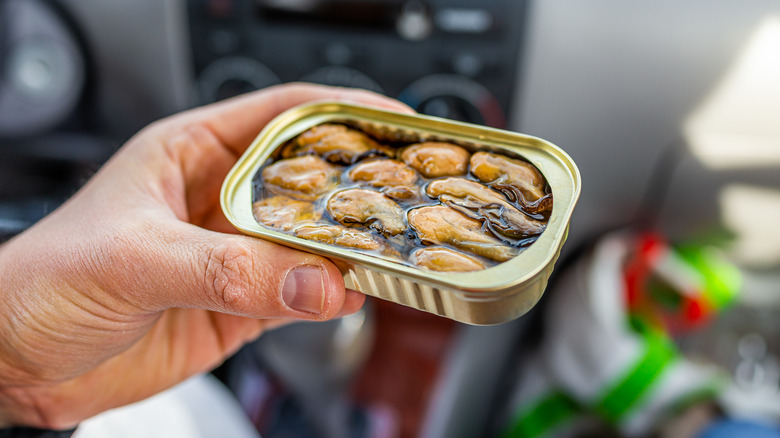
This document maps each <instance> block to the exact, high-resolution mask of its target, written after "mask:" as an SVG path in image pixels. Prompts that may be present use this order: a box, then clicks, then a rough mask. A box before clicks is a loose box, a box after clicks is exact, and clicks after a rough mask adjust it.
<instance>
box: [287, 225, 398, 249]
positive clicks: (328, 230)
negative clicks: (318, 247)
mask: <svg viewBox="0 0 780 438" xmlns="http://www.w3.org/2000/svg"><path fill="white" fill-rule="evenodd" d="M295 236H296V237H300V238H301V239H306V240H314V241H316V242H322V243H327V244H330V245H340V246H346V247H348V248H359V249H368V250H381V249H383V248H384V245H383V244H382V243H381V242H380V241H379V240H377V238H376V236H374V235H373V234H371V233H369V232H367V231H361V230H357V229H354V228H347V227H343V226H341V225H303V226H300V227H298V228H296V229H295Z"/></svg>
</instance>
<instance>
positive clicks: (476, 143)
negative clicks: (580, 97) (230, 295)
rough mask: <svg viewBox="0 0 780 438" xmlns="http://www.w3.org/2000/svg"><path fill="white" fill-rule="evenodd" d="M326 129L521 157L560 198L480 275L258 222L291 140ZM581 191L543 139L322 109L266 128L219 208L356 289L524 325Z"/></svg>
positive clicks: (234, 173) (473, 320)
mask: <svg viewBox="0 0 780 438" xmlns="http://www.w3.org/2000/svg"><path fill="white" fill-rule="evenodd" d="M324 123H337V124H345V125H347V126H350V127H353V128H357V129H359V130H362V131H364V132H366V133H368V134H370V135H372V136H375V137H381V138H384V139H391V140H392V141H394V142H402V143H406V144H410V143H416V142H423V141H446V142H451V143H455V144H457V145H460V146H462V147H465V148H467V149H468V150H470V151H471V152H477V151H485V152H495V153H501V154H505V155H508V156H510V157H521V158H522V159H524V160H525V161H528V162H530V163H531V164H533V165H534V166H535V167H536V168H537V169H538V170H539V171H540V172H541V174H542V175H543V176H544V178H545V179H546V180H547V184H548V186H549V188H550V190H551V191H552V197H553V206H552V211H551V213H550V216H549V219H548V222H547V225H546V229H545V230H544V232H542V233H541V235H539V237H538V239H537V240H536V241H535V242H534V243H532V244H531V245H530V246H528V247H527V248H525V249H524V250H523V251H522V252H520V253H519V255H517V256H515V257H514V258H511V259H510V260H508V261H505V262H503V263H499V264H497V265H495V266H492V267H489V268H487V269H483V270H479V271H472V272H436V271H429V270H425V269H420V268H417V267H414V266H409V265H406V264H402V263H396V262H393V261H391V260H388V259H386V258H382V257H376V256H372V255H370V254H365V253H361V252H358V251H354V250H351V249H350V248H345V247H339V246H333V245H329V244H325V243H320V242H317V241H311V240H304V239H301V238H299V237H295V236H294V235H291V234H287V233H284V232H282V231H280V230H277V229H273V228H269V227H266V226H264V225H262V224H260V223H259V222H258V221H257V220H256V219H255V217H254V215H253V207H252V204H253V201H254V196H255V189H254V180H255V177H256V174H257V173H258V171H259V170H260V169H261V168H262V166H264V165H265V164H266V163H267V162H268V160H269V159H272V158H273V157H274V156H278V154H279V151H278V150H279V148H281V147H282V146H283V145H285V143H287V142H288V141H289V140H290V139H292V138H294V137H296V136H297V135H299V134H301V133H302V132H304V131H306V130H307V129H309V128H312V127H314V126H318V125H321V124H324ZM579 194H580V174H579V171H578V170H577V167H576V165H575V164H574V162H573V161H572V159H571V158H570V157H569V156H568V155H567V154H566V153H565V152H563V151H562V150H561V149H559V148H558V147H556V146H555V145H553V144H552V143H550V142H547V141H545V140H542V139H539V138H536V137H532V136H528V135H524V134H519V133H515V132H509V131H503V130H498V129H492V128H487V127H483V126H478V125H472V124H467V123H461V122H456V121H451V120H446V119H441V118H436V117H430V116H424V115H417V114H415V115H410V114H400V113H394V112H388V111H383V110H380V109H375V108H366V107H361V106H355V105H350V104H345V103H315V104H308V105H304V106H299V107H296V108H293V109H290V110H288V111H286V112H285V113H283V114H281V115H279V116H278V117H277V118H275V119H274V120H273V121H271V122H270V123H269V124H268V125H267V126H266V127H265V129H263V131H262V132H261V133H260V134H259V135H258V137H257V138H256V139H255V141H254V142H253V143H252V144H251V145H250V146H249V148H248V149H247V151H246V152H245V153H244V155H243V156H242V157H241V158H240V159H239V160H238V162H237V163H236V165H235V166H234V167H233V169H232V170H231V171H230V173H229V174H228V175H227V178H226V179H225V182H224V184H223V186H222V191H221V194H220V201H221V204H222V209H223V211H224V213H225V216H226V217H227V219H228V220H229V221H230V222H231V223H232V224H233V225H234V226H235V227H236V228H237V229H238V230H239V231H241V232H242V233H245V234H248V235H252V236H256V237H260V238H262V239H265V240H269V241H272V242H276V243H278V244H281V245H285V246H288V247H292V248H296V249H299V250H302V251H307V252H311V253H314V254H318V255H321V256H324V257H327V258H329V259H330V260H332V261H333V262H334V263H335V264H336V266H338V267H339V269H340V270H341V272H342V273H343V275H344V282H345V284H346V287H348V288H351V289H355V290H358V291H360V292H363V293H365V294H367V295H371V296H375V297H378V298H381V299H385V300H389V301H392V302H395V303H399V304H402V305H405V306H410V307H413V308H416V309H419V310H423V311H426V312H430V313H434V314H437V315H441V316H444V317H447V318H451V319H453V320H456V321H460V322H464V323H468V324H475V325H488V324H498V323H502V322H507V321H510V320H513V319H515V318H518V317H519V316H521V315H523V314H525V313H526V312H528V310H530V309H531V308H532V307H533V306H534V305H535V304H536V303H537V302H538V301H539V299H540V298H541V296H542V293H543V292H544V289H545V287H546V285H547V280H548V278H549V277H550V274H551V273H552V270H553V265H554V264H555V261H556V260H557V258H558V256H559V254H560V251H561V247H562V245H563V243H564V241H565V240H566V237H567V234H568V228H569V220H570V218H571V215H572V212H573V210H574V206H575V204H576V202H577V198H578V197H579Z"/></svg>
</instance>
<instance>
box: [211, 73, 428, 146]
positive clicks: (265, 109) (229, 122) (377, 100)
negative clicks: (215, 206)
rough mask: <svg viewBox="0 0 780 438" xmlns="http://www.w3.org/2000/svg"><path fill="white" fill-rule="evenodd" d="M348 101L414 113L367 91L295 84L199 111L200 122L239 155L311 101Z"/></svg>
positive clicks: (399, 103) (281, 86)
mask: <svg viewBox="0 0 780 438" xmlns="http://www.w3.org/2000/svg"><path fill="white" fill-rule="evenodd" d="M323 100H333V101H345V102H351V103H358V104H363V105H368V106H378V107H382V108H385V109H389V110H391V111H398V112H408V113H413V112H414V111H413V110H412V109H411V108H409V107H408V106H406V105H405V104H403V103H401V102H399V101H397V100H394V99H391V98H389V97H385V96H382V95H380V94H376V93H373V92H370V91H366V90H357V89H350V88H341V87H329V86H324V85H315V84H305V83H294V84H285V85H277V86H273V87H269V88H265V89H263V90H259V91H256V92H253V93H249V94H246V95H243V96H240V97H237V98H233V99H230V100H227V101H224V102H219V103H216V104H212V105H208V106H205V107H203V108H200V109H199V110H196V114H197V116H196V117H197V118H198V119H199V120H200V122H201V123H202V124H203V126H205V127H206V128H208V129H209V130H210V131H211V132H212V133H213V134H214V135H215V136H216V137H217V139H219V141H220V142H222V144H224V145H225V147H227V148H228V149H230V150H231V151H232V152H234V153H235V154H237V155H240V154H242V153H243V152H244V150H245V149H246V148H247V146H248V145H249V143H251V142H252V140H253V139H254V138H255V137H256V136H257V134H258V133H259V132H260V130H261V129H263V127H264V126H265V125H266V124H267V123H268V122H270V121H271V119H273V118H274V117H276V116H277V115H279V114H280V113H282V112H284V111H285V110H287V109H289V108H292V107H294V106H296V105H300V104H302V103H306V102H311V101H323Z"/></svg>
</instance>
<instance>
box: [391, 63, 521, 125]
mask: <svg viewBox="0 0 780 438" xmlns="http://www.w3.org/2000/svg"><path fill="white" fill-rule="evenodd" d="M398 98H399V99H400V100H401V101H403V102H404V103H406V104H407V105H409V106H411V107H412V108H414V109H416V110H417V111H419V112H421V113H423V114H428V115H431V116H437V117H444V118H447V119H454V120H460V121H463V122H469V123H477V124H480V125H487V126H492V127H496V128H503V127H504V126H505V123H506V120H505V118H504V113H503V111H502V110H501V106H500V105H499V103H498V101H497V100H496V98H495V97H494V96H493V95H492V94H491V93H490V91H489V90H488V89H487V88H485V87H484V86H483V85H481V84H479V83H477V82H475V81H473V80H472V79H469V78H466V77H464V76H458V75H451V74H438V75H431V76H426V77H424V78H421V79H418V80H417V81H415V82H413V83H412V84H411V85H409V86H408V87H407V88H406V89H405V90H404V91H402V92H401V94H400V95H399V96H398Z"/></svg>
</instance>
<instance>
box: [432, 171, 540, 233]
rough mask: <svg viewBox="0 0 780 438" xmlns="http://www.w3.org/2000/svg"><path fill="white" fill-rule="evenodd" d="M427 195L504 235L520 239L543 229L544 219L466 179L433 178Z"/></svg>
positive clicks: (487, 188)
mask: <svg viewBox="0 0 780 438" xmlns="http://www.w3.org/2000/svg"><path fill="white" fill-rule="evenodd" d="M426 193H428V196H430V197H432V198H439V200H440V201H441V202H442V203H443V204H445V205H447V206H449V207H451V208H453V209H455V210H458V211H459V212H461V213H463V214H465V215H466V216H469V217H471V218H473V219H477V220H481V221H485V222H486V224H487V226H488V229H490V230H491V231H493V232H495V233H499V234H501V235H504V236H508V237H513V238H519V237H526V236H531V235H536V234H539V233H541V232H542V231H544V228H545V226H546V224H545V223H544V222H541V221H538V220H536V219H532V218H530V217H528V216H526V215H525V214H524V213H523V212H521V211H520V210H518V209H517V207H515V206H514V205H512V204H510V203H509V201H507V200H506V198H505V197H504V195H502V194H501V193H499V192H497V191H495V190H493V189H491V188H489V187H485V186H484V185H482V184H480V183H478V182H476V181H470V180H467V179H465V178H445V179H439V180H436V181H432V182H431V183H430V184H428V188H427V189H426Z"/></svg>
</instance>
